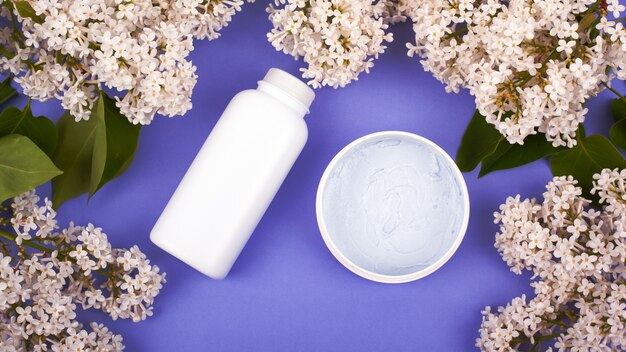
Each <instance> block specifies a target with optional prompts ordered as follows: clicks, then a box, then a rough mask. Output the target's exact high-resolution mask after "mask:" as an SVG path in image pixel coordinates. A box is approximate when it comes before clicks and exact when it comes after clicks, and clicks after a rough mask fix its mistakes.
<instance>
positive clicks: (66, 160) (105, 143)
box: [0, 2, 140, 208]
mask: <svg viewBox="0 0 626 352" xmlns="http://www.w3.org/2000/svg"><path fill="white" fill-rule="evenodd" d="M15 6H19V2H15ZM10 83H11V81H10V77H9V78H7V80H5V81H4V82H2V84H0V101H5V100H7V99H8V98H10V97H11V96H13V95H14V94H15V90H14V89H13V88H12V87H11V84H10ZM139 130H140V126H139V125H133V124H131V123H130V122H128V119H127V118H126V117H124V116H123V115H122V114H121V113H120V111H119V109H118V108H117V107H116V106H115V101H114V100H113V99H111V98H109V97H108V96H107V95H106V94H104V93H100V97H99V99H98V101H97V102H96V104H95V105H94V108H93V110H92V113H91V117H90V119H89V120H87V121H80V122H76V121H74V118H73V117H72V116H71V115H70V114H69V113H67V112H66V113H65V114H64V115H63V116H62V117H61V118H60V119H59V121H58V128H57V126H55V124H54V123H53V122H52V121H51V120H50V119H48V118H46V117H43V116H40V117H35V116H33V113H32V111H31V108H30V101H29V102H28V103H27V104H26V106H25V107H24V109H23V110H20V109H18V108H17V107H15V106H9V107H7V108H6V109H4V110H3V111H2V112H0V202H1V201H3V200H5V199H7V198H9V197H13V196H15V195H17V194H20V193H23V192H25V191H28V190H30V189H32V188H35V187H37V186H39V185H41V184H43V183H45V182H47V181H49V180H51V179H52V193H53V197H52V199H53V205H54V207H56V208H58V207H59V206H60V205H61V204H63V203H64V202H65V201H67V200H69V199H71V198H74V197H76V196H78V195H81V194H83V193H89V197H90V198H91V196H93V195H94V194H95V193H96V192H97V191H98V190H99V189H100V188H102V186H104V185H105V184H106V183H107V182H109V181H111V180H112V179H114V178H116V177H117V176H119V175H120V174H121V173H122V172H124V171H125V170H126V168H128V166H129V165H130V163H131V162H132V160H133V157H134V155H135V151H136V150H137V142H138V139H139Z"/></svg>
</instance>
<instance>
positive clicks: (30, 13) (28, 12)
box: [13, 1, 44, 24]
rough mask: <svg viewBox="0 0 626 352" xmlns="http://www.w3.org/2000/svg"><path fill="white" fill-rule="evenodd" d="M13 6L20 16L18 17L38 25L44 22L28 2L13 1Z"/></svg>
mask: <svg viewBox="0 0 626 352" xmlns="http://www.w3.org/2000/svg"><path fill="white" fill-rule="evenodd" d="M13 4H14V5H15V8H16V9H17V12H18V13H19V14H20V17H23V18H30V19H31V20H33V22H35V23H39V24H41V23H43V22H44V20H43V18H41V17H39V16H37V13H36V12H35V9H33V7H32V6H30V3H29V2H28V1H13Z"/></svg>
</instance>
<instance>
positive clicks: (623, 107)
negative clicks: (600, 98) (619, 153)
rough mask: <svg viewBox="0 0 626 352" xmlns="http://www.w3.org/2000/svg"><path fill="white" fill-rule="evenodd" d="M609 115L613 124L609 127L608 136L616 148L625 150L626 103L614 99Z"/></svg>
mask: <svg viewBox="0 0 626 352" xmlns="http://www.w3.org/2000/svg"><path fill="white" fill-rule="evenodd" d="M611 114H613V119H614V120H615V123H614V124H613V126H611V130H610V131H609V135H610V136H611V140H612V141H613V143H615V145H616V146H618V147H620V148H621V149H624V150H626V102H625V101H624V100H623V99H615V100H613V101H612V102H611Z"/></svg>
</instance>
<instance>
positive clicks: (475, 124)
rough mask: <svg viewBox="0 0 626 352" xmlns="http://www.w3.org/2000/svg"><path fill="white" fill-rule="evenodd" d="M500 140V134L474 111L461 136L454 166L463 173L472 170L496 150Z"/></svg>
mask: <svg viewBox="0 0 626 352" xmlns="http://www.w3.org/2000/svg"><path fill="white" fill-rule="evenodd" d="M502 140H504V137H503V136H502V134H500V132H499V131H498V130H497V129H496V128H495V127H494V126H493V125H492V124H490V123H488V122H487V121H486V120H485V117H484V116H482V115H481V114H480V113H479V112H478V110H476V112H475V113H474V116H473V117H472V120H471V121H470V123H469V125H468V126H467V129H466V130H465V133H464V134H463V139H462V140H461V145H460V146H459V150H458V151H457V153H456V164H457V165H458V166H459V169H461V171H463V172H468V171H472V170H474V169H475V168H476V166H477V165H478V163H480V161H481V160H483V159H484V158H485V157H487V156H488V155H490V154H492V153H493V152H494V151H495V150H496V148H497V147H498V145H499V144H500V142H501V141H502Z"/></svg>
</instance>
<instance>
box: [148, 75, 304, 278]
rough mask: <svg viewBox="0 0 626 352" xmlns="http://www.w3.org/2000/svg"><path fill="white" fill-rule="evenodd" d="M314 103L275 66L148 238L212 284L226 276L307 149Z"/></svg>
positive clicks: (232, 107) (218, 132)
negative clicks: (307, 118) (307, 117)
mask: <svg viewBox="0 0 626 352" xmlns="http://www.w3.org/2000/svg"><path fill="white" fill-rule="evenodd" d="M314 98H315V93H314V92H313V90H312V89H311V88H309V87H308V86H307V85H306V84H305V83H303V82H302V81H300V80H299V79H298V78H296V77H294V76H292V75H290V74H288V73H287V72H284V71H281V70H278V69H275V68H272V69H270V70H269V72H268V73H267V75H266V76H265V78H263V80H262V81H259V85H258V88H257V89H251V90H245V91H243V92H240V93H239V94H237V95H236V96H235V97H234V98H233V99H232V100H231V102H230V104H229V105H228V107H227V108H226V110H225V111H224V113H223V114H222V117H221V118H220V119H219V121H218V122H217V124H216V125H215V127H214V128H213V131H212V132H211V134H210V135H209V137H208V138H207V140H206V141H205V142H204V145H203V146H202V149H200V152H199V153H198V155H197V156H196V158H195V159H194V161H193V163H192V164H191V167H189V170H187V173H186V174H185V177H184V178H183V180H182V181H181V182H180V184H179V185H178V188H177V189H176V191H175V192H174V195H173V196H172V198H171V199H170V201H169V202H168V204H167V206H166V207H165V209H164V210H163V213H162V214H161V216H160V217H159V220H158V221H157V223H156V224H155V225H154V228H153V229H152V232H151V234H150V239H151V240H152V242H154V243H155V244H156V245H158V246H159V247H161V248H163V249H164V250H166V251H167V252H169V253H170V254H172V255H174V256H176V257H178V258H179V259H180V260H182V261H184V262H185V263H187V264H189V265H191V266H192V267H194V268H195V269H197V270H199V271H200V272H202V273H204V274H205V275H207V276H210V277H212V278H214V279H223V278H224V277H226V275H227V274H228V272H229V271H230V269H231V267H232V265H233V264H234V262H235V260H236V259H237V257H238V256H239V253H240V252H241V250H242V249H243V247H244V246H245V244H246V242H247V241H248V238H249V237H250V235H251V234H252V232H253V231H254V229H255V227H256V225H257V224H258V222H259V221H260V220H261V217H262V216H263V214H264V213H265V211H266V210H267V207H268V206H269V204H270V202H271V201H272V199H273V198H274V196H275V195H276V192H278V189H279V187H280V185H281V184H282V183H283V180H284V179H285V177H286V176H287V173H288V172H289V170H290V169H291V167H292V165H293V163H294V162H295V161H296V158H297V157H298V155H299V154H300V152H301V151H302V148H303V147H304V144H305V143H306V140H307V136H308V132H307V127H306V123H305V122H304V116H305V115H306V114H307V113H308V112H309V107H310V105H311V103H312V102H313V99H314Z"/></svg>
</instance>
